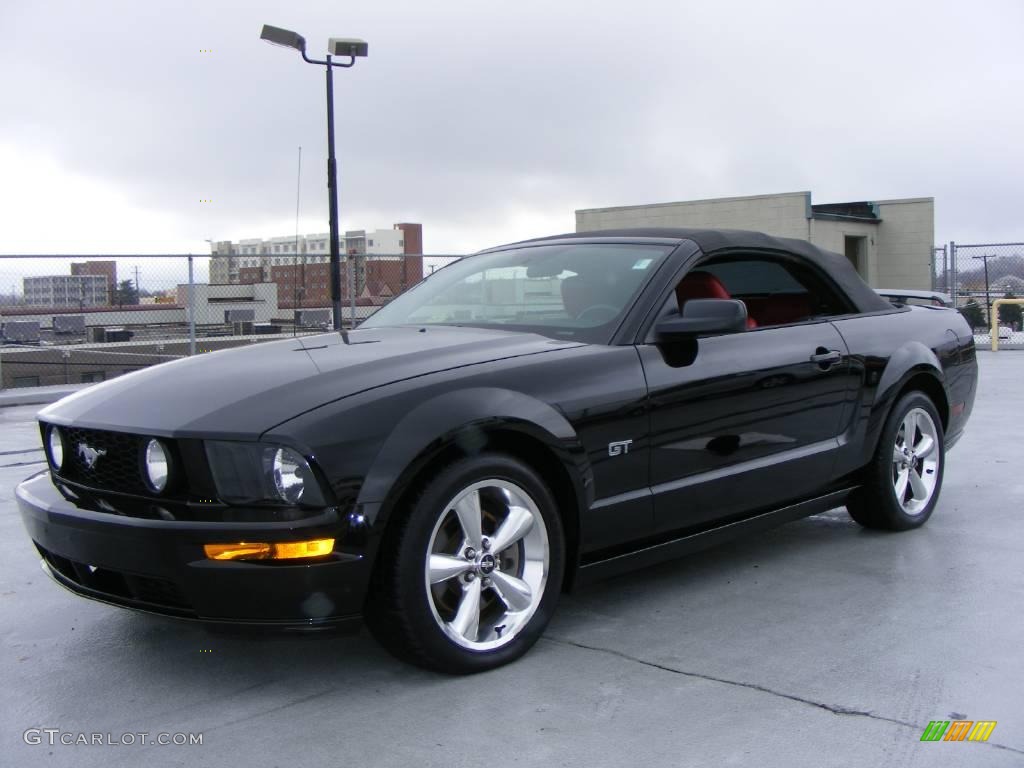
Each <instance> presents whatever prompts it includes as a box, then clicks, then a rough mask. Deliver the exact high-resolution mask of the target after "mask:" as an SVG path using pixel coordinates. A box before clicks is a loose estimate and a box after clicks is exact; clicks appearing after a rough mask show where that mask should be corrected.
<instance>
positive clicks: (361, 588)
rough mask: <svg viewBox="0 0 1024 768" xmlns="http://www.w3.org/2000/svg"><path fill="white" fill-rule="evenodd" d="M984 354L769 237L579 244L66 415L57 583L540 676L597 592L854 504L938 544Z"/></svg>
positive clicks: (55, 475) (954, 325)
mask: <svg viewBox="0 0 1024 768" xmlns="http://www.w3.org/2000/svg"><path fill="white" fill-rule="evenodd" d="M976 383H977V364H976V360H975V352H974V341H973V337H972V334H971V330H970V328H968V326H967V323H966V322H965V321H964V320H963V318H962V317H960V315H958V314H957V313H956V312H955V311H953V310H951V309H947V308H942V307H905V306H901V307H897V306H893V305H892V304H891V303H889V302H888V301H886V300H884V299H883V298H881V297H879V296H878V295H877V294H876V293H875V292H873V291H872V290H871V289H870V288H868V286H867V285H866V284H865V283H864V282H863V281H862V280H861V279H860V277H859V276H858V275H857V274H856V272H855V271H854V270H853V268H852V267H851V265H850V264H849V262H848V261H847V260H846V259H845V258H843V257H842V256H839V255H836V254H833V253H829V252H825V251H822V250H820V249H818V248H816V247H814V246H812V245H810V244H808V243H806V242H802V241H796V240H782V239H777V238H773V237H769V236H766V235H762V234H758V233H753V232H740V231H720V230H716V231H705V230H677V229H649V230H628V231H610V232H595V233H589V234H574V235H563V236H560V237H551V238H545V239H540V240H532V241H528V242H524V243H518V244H515V245H510V246H505V247H502V248H496V249H493V250H488V251H484V252H481V253H478V254H475V255H473V256H470V257H467V258H464V259H462V260H460V261H458V262H455V263H453V264H452V265H450V266H448V267H445V268H444V269H441V270H438V271H437V272H436V273H435V274H433V275H431V276H430V277H428V278H427V279H426V280H424V281H423V282H421V283H420V284H419V285H417V286H416V287H415V288H413V289H412V290H410V291H408V292H406V293H405V294H403V295H402V296H399V297H398V298H397V299H395V300H394V301H392V302H391V303H390V304H388V305H387V306H386V307H384V308H382V309H381V310H380V311H378V312H377V314H375V315H374V316H373V317H371V318H370V319H369V320H368V321H367V322H365V323H363V325H362V326H361V327H360V328H359V329H358V330H354V331H351V332H335V333H328V334H324V335H320V336H310V337H306V338H297V339H289V340H286V341H278V342H272V343H267V344H261V345H255V346H251V347H246V348H239V349H234V350H230V351H224V352H218V353H216V354H213V355H203V356H199V357H191V358H187V359H183V360H178V361H175V362H171V363H167V364H164V365H159V366H156V367H153V368H149V369H147V370H143V371H140V372H138V373H133V374H130V375H127V376H123V377H121V378H118V379H115V380H113V381H110V382H107V383H105V384H101V385H99V386H96V387H92V388H89V389H87V390H84V391H82V392H80V393H78V394H75V395H73V396H71V397H68V398H65V399H64V400H61V401H60V402H58V403H56V404H54V405H52V406H50V407H48V408H46V409H45V410H43V411H42V412H41V413H40V414H39V421H40V428H41V433H42V439H43V444H44V446H45V448H46V453H47V457H48V459H49V468H48V470H47V471H46V472H43V473H40V474H38V475H36V476H34V477H32V478H30V479H28V480H26V481H25V482H24V483H22V484H21V485H20V486H19V487H18V491H17V496H18V502H19V504H20V507H21V512H22V515H23V518H24V522H25V525H26V527H27V529H28V533H29V536H31V538H32V541H33V542H34V544H35V546H36V548H37V549H38V550H39V553H40V555H41V556H42V559H43V563H44V567H45V569H46V570H47V572H48V573H49V574H50V575H51V576H53V578H54V579H56V580H57V581H58V582H59V583H60V584H62V585H63V586H65V587H67V588H68V589H70V590H71V591H73V592H75V593H77V594H79V595H83V596H85V597H90V598H94V599H97V600H102V601H104V602H108V603H112V604H115V605H121V606H126V607H130V608H137V609H141V610H146V611H152V612H156V613H161V614H166V615H171V616H179V617H185V618H191V619H199V620H203V621H208V622H232V623H243V624H244V623H249V624H269V625H278V626H282V627H286V628H323V627H328V626H332V625H335V624H338V623H340V622H343V621H346V620H349V619H358V618H365V619H366V621H367V623H368V624H369V626H370V627H371V629H372V630H373V632H374V634H375V635H376V636H377V637H378V638H379V640H380V641H381V642H382V643H383V644H384V645H386V646H387V647H388V648H389V649H391V650H392V651H394V652H395V653H397V654H398V655H400V656H402V657H403V658H406V659H409V660H411V661H414V662H416V663H419V664H422V665H426V666H429V667H433V668H437V669H441V670H446V671H451V672H472V671H477V670H483V669H488V668H491V667H494V666H496V665H499V664H502V663H505V662H508V661H510V660H512V659H515V658H516V657H518V656H520V655H521V654H522V653H524V652H525V651H526V650H527V649H528V648H529V647H530V646H531V645H532V644H533V643H534V642H535V641H536V640H537V638H538V637H539V635H540V634H541V633H542V631H543V630H544V627H545V625H546V624H547V623H548V620H549V619H550V618H551V615H552V612H553V611H554V610H555V604H556V603H557V601H558V597H559V593H560V592H562V591H563V590H566V589H568V588H570V587H571V586H572V585H573V584H580V583H582V582H585V581H588V580H592V579H594V578H598V577H602V576H607V575H610V574H614V573H618V572H620V571H622V570H625V569H627V568H632V567H636V566H639V565H644V564H649V563H654V562H657V561H660V560H663V559H665V558H669V557H674V556H676V555H679V554H681V553H685V552H689V551H692V550H694V549H697V548H700V547H705V546H708V545H710V544H712V543H715V542H719V541H722V540H724V539H726V538H728V537H731V536H735V535H739V534H743V533H746V532H751V531H758V530H762V529H764V528H766V527H768V526H773V525H776V524H779V523H783V522H786V521H789V520H794V519H796V518H799V517H802V516H806V515H812V514H815V513H818V512H822V511H825V510H828V509H831V508H834V507H837V506H841V505H844V504H845V505H846V507H847V509H848V510H849V512H850V514H851V515H852V516H853V518H854V519H855V520H856V521H857V522H858V523H860V524H862V525H864V526H868V527H872V528H884V529H890V530H905V529H909V528H915V527H917V526H919V525H922V524H923V523H924V522H925V521H926V520H927V519H928V517H929V516H930V515H931V514H932V511H933V510H934V508H935V504H936V501H937V499H938V496H939V489H940V487H941V485H942V475H943V468H944V465H945V455H946V453H945V452H946V450H948V449H949V447H950V446H951V445H952V444H953V443H954V442H955V441H956V440H957V439H958V438H959V437H960V435H961V433H962V432H963V429H964V424H965V423H966V421H967V419H968V417H969V415H970V412H971V407H972V405H973V401H974V393H975V388H976Z"/></svg>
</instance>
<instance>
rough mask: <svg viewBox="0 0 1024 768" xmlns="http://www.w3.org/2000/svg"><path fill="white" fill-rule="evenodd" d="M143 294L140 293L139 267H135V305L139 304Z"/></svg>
mask: <svg viewBox="0 0 1024 768" xmlns="http://www.w3.org/2000/svg"><path fill="white" fill-rule="evenodd" d="M141 295H142V294H140V293H139V266H138V265H137V264H136V265H135V303H136V304H138V303H139V297H140V296H141Z"/></svg>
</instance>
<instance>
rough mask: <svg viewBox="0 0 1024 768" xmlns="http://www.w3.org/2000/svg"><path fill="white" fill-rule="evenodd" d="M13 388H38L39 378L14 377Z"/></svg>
mask: <svg viewBox="0 0 1024 768" xmlns="http://www.w3.org/2000/svg"><path fill="white" fill-rule="evenodd" d="M14 386H16V387H38V386H39V377H38V376H15V377H14Z"/></svg>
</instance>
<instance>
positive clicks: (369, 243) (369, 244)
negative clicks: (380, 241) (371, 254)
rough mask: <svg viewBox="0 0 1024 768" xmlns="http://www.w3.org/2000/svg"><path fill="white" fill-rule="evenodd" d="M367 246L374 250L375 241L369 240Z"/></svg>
mask: <svg viewBox="0 0 1024 768" xmlns="http://www.w3.org/2000/svg"><path fill="white" fill-rule="evenodd" d="M366 245H367V246H369V247H370V248H373V240H367V241H366Z"/></svg>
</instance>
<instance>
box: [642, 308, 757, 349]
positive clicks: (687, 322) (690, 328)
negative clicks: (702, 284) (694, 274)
mask: <svg viewBox="0 0 1024 768" xmlns="http://www.w3.org/2000/svg"><path fill="white" fill-rule="evenodd" d="M746 329H747V305H746V304H744V303H743V302H742V301H736V300H735V299H690V300H689V301H687V302H686V303H685V304H684V305H683V314H682V315H670V316H669V317H665V318H662V319H661V320H659V321H658V324H657V325H656V326H655V328H654V332H655V334H657V337H658V340H659V341H681V340H682V339H686V338H692V337H693V336H697V335H699V334H702V333H737V332H739V331H745V330H746Z"/></svg>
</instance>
